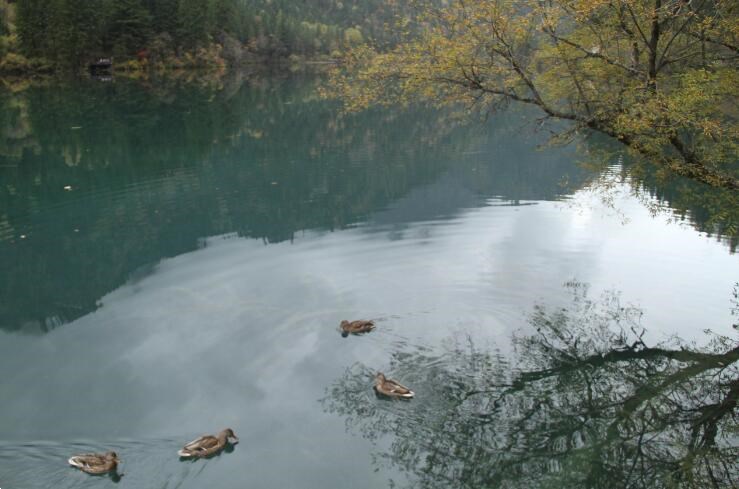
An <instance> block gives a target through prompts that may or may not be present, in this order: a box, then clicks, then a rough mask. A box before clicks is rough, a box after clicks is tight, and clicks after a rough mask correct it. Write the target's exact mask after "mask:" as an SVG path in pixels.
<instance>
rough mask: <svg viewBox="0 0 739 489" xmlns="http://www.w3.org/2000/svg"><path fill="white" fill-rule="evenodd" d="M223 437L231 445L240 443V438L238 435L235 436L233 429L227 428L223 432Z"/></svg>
mask: <svg viewBox="0 0 739 489" xmlns="http://www.w3.org/2000/svg"><path fill="white" fill-rule="evenodd" d="M221 435H222V436H223V437H224V438H225V439H226V440H228V441H229V442H230V443H237V442H238V441H239V438H238V437H237V436H236V434H234V432H233V430H232V429H231V428H226V429H225V430H223V431H221Z"/></svg>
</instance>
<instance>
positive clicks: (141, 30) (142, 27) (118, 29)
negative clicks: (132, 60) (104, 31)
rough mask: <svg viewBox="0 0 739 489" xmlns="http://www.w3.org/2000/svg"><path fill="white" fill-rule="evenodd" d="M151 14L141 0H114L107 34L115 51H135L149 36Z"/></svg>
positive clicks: (142, 45)
mask: <svg viewBox="0 0 739 489" xmlns="http://www.w3.org/2000/svg"><path fill="white" fill-rule="evenodd" d="M151 23H152V20H151V14H150V13H149V10H148V9H147V8H146V7H144V5H143V4H142V2H141V0H116V3H115V6H114V8H113V12H112V14H111V19H110V22H109V36H110V39H111V41H112V43H113V45H114V46H115V49H116V50H117V51H120V52H121V53H123V54H131V53H135V52H136V51H137V50H139V49H141V48H143V47H144V46H146V43H147V42H148V40H149V38H150V37H151Z"/></svg>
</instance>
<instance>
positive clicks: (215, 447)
mask: <svg viewBox="0 0 739 489" xmlns="http://www.w3.org/2000/svg"><path fill="white" fill-rule="evenodd" d="M238 441H239V439H238V437H237V436H236V435H235V434H234V432H233V430H232V429H231V428H226V429H225V430H223V431H221V432H220V433H218V434H217V435H216V436H213V435H203V436H201V437H200V438H196V439H194V440H193V441H191V442H190V443H188V444H186V445H185V446H184V447H182V449H181V450H180V451H179V452H177V454H178V455H179V456H180V457H183V458H203V457H209V456H211V455H215V454H216V453H219V452H220V451H221V450H223V449H224V448H225V447H226V444H227V443H229V442H230V443H237V442H238Z"/></svg>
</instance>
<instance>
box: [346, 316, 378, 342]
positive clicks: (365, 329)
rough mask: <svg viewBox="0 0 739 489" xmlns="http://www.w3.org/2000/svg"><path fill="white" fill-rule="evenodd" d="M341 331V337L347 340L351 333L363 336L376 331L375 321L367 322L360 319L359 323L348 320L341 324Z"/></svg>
mask: <svg viewBox="0 0 739 489" xmlns="http://www.w3.org/2000/svg"><path fill="white" fill-rule="evenodd" d="M339 328H340V329H341V336H343V337H344V338H346V337H347V336H349V333H351V334H363V333H369V332H370V331H372V330H373V329H375V322H374V321H366V320H363V319H360V320H358V321H351V322H349V321H347V320H346V319H345V320H343V321H342V322H341V325H340V326H339Z"/></svg>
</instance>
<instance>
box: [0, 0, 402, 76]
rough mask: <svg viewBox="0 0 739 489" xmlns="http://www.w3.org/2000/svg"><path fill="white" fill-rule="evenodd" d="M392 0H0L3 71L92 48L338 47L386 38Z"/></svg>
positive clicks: (249, 57) (253, 56) (301, 51)
mask: <svg viewBox="0 0 739 489" xmlns="http://www.w3.org/2000/svg"><path fill="white" fill-rule="evenodd" d="M395 4H396V2H391V1H389V0H347V1H343V2H342V1H339V0H310V1H309V0H302V1H301V0H297V1H296V0H206V1H203V0H43V1H42V0H17V1H14V2H9V1H8V0H0V13H2V22H0V36H1V37H0V58H2V59H3V61H2V62H0V71H5V72H8V71H14V70H16V71H23V69H24V68H26V69H27V68H33V69H46V70H77V69H79V68H80V67H82V66H84V65H86V63H88V62H89V60H90V59H94V58H96V57H110V56H113V57H115V58H116V61H117V62H118V61H120V60H132V61H133V64H131V66H133V65H134V64H136V63H144V64H146V65H154V66H158V67H162V68H167V67H183V66H188V65H208V64H219V63H229V64H239V63H241V62H250V61H252V62H253V61H260V62H271V61H275V60H279V59H282V58H286V57H288V56H291V55H294V56H300V57H307V58H315V57H321V56H324V57H325V56H331V55H334V56H335V55H337V54H339V53H340V52H341V51H342V50H344V49H346V48H348V47H350V46H352V45H357V44H361V43H365V42H371V43H373V44H378V45H381V46H382V45H387V44H389V43H392V42H393V38H394V34H393V30H392V26H393V25H394V22H395V18H396V12H397V10H396V7H395Z"/></svg>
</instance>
